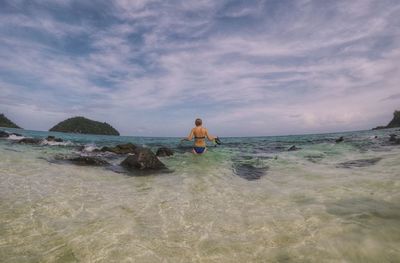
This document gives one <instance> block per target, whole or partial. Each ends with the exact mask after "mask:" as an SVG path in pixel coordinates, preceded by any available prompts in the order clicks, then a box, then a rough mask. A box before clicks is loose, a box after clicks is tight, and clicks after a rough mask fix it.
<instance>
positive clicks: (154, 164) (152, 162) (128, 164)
mask: <svg viewBox="0 0 400 263" xmlns="http://www.w3.org/2000/svg"><path fill="white" fill-rule="evenodd" d="M121 166H123V167H125V168H126V169H128V170H162V169H166V166H165V165H164V164H163V163H162V162H161V161H160V160H159V159H158V158H157V156H156V155H155V154H154V153H153V152H152V151H151V150H150V149H148V148H138V149H137V150H136V153H135V154H134V155H129V156H128V157H127V158H126V159H125V160H124V161H122V162H121Z"/></svg>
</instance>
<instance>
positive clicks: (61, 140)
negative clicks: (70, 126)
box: [46, 135, 63, 142]
mask: <svg viewBox="0 0 400 263" xmlns="http://www.w3.org/2000/svg"><path fill="white" fill-rule="evenodd" d="M46 140H47V141H49V142H63V139H61V138H56V137H55V136H50V135H49V136H47V138H46Z"/></svg>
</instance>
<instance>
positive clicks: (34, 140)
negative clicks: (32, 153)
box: [18, 138, 42, 144]
mask: <svg viewBox="0 0 400 263" xmlns="http://www.w3.org/2000/svg"><path fill="white" fill-rule="evenodd" d="M41 142H42V140H41V139H38V138H23V139H21V140H19V141H18V143H23V144H40V143H41Z"/></svg>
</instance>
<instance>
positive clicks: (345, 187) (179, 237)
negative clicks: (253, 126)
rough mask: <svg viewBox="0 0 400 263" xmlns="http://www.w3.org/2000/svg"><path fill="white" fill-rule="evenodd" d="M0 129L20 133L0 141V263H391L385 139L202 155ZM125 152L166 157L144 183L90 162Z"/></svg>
mask: <svg viewBox="0 0 400 263" xmlns="http://www.w3.org/2000/svg"><path fill="white" fill-rule="evenodd" d="M0 130H4V131H7V132H9V133H12V132H15V133H18V134H19V135H11V136H10V137H9V138H5V139H0V262H16V263H17V262H18V263H21V262H174V263H175V262H400V145H396V144H394V143H393V142H390V141H389V136H390V134H397V135H398V138H399V137H400V130H399V129H398V128H397V129H385V130H375V131H358V132H346V133H334V134H314V135H295V136H273V137H248V138H246V137H241V138H221V141H222V144H221V145H217V146H216V145H213V144H210V145H209V147H208V151H207V153H206V154H204V155H194V154H192V153H191V143H189V142H185V143H181V142H180V138H151V137H129V136H119V137H117V136H101V135H79V134H66V133H56V132H41V131H29V130H17V129H6V128H1V129H0ZM49 135H52V136H56V137H57V138H61V139H62V140H63V142H52V141H47V140H45V139H44V138H46V137H47V136H49ZM341 136H343V141H342V142H336V140H337V139H338V138H340V137H341ZM23 137H32V138H41V139H43V140H42V141H41V142H40V143H39V144H33V145H30V144H20V143H18V140H20V139H21V138H23ZM128 142H130V143H133V144H136V145H138V146H142V147H148V148H150V149H151V150H152V151H154V152H155V151H156V150H157V149H158V148H159V147H161V146H164V147H169V148H171V149H172V150H173V151H174V152H175V154H174V155H173V156H169V157H160V160H161V161H162V162H163V163H164V164H165V165H166V167H167V168H168V169H165V170H162V171H150V172H146V173H143V172H142V171H138V172H135V171H124V169H120V168H121V167H120V166H119V164H120V162H121V161H122V160H124V159H125V158H126V155H116V154H112V153H108V154H106V153H102V152H98V151H96V149H100V148H101V147H102V146H115V145H117V144H123V143H128ZM293 145H294V146H295V149H294V150H293V151H289V149H290V148H291V147H292V146H293ZM79 155H83V156H96V157H98V158H103V159H104V160H107V161H108V162H109V163H110V165H107V166H96V167H94V166H79V165H75V164H73V163H69V162H68V161H67V159H68V158H69V157H70V156H79ZM60 160H62V161H60Z"/></svg>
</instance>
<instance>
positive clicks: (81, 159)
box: [67, 156, 109, 166]
mask: <svg viewBox="0 0 400 263" xmlns="http://www.w3.org/2000/svg"><path fill="white" fill-rule="evenodd" d="M67 161H68V162H71V163H73V164H76V165H88V166H104V165H109V163H108V162H107V161H105V160H103V159H100V158H98V157H94V156H78V157H73V158H70V159H67Z"/></svg>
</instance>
